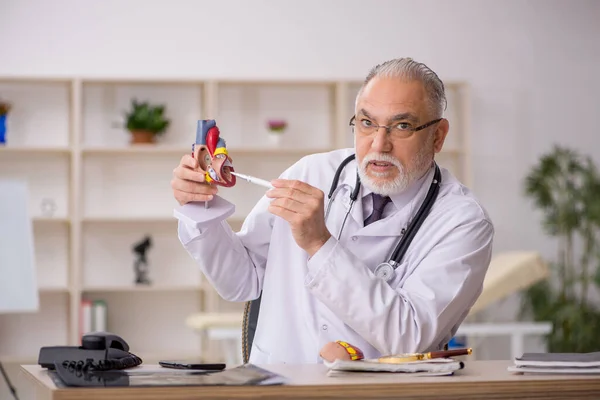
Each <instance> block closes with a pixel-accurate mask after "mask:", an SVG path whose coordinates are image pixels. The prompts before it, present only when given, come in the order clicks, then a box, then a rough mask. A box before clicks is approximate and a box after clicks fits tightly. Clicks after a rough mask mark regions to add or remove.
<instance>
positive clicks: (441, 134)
mask: <svg viewBox="0 0 600 400" xmlns="http://www.w3.org/2000/svg"><path fill="white" fill-rule="evenodd" d="M449 130H450V123H449V122H448V120H447V119H446V118H443V119H442V120H441V121H440V122H439V123H438V127H437V129H436V130H435V133H434V134H433V150H434V151H435V152H436V153H439V152H440V151H442V147H444V141H445V140H446V135H448V131H449Z"/></svg>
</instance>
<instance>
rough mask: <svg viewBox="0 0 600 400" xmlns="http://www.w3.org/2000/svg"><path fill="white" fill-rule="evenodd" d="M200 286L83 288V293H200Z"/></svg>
mask: <svg viewBox="0 0 600 400" xmlns="http://www.w3.org/2000/svg"><path fill="white" fill-rule="evenodd" d="M202 289H203V287H202V286H201V285H173V286H166V285H150V286H141V285H140V286H132V285H130V286H104V287H103V286H97V287H93V286H90V287H84V288H82V292H84V293H111V292H186V291H188V292H189V291H192V292H193V291H200V290H202Z"/></svg>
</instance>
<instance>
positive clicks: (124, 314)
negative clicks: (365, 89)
mask: <svg viewBox="0 0 600 400" xmlns="http://www.w3.org/2000/svg"><path fill="white" fill-rule="evenodd" d="M360 84H361V81H360V80H341V79H340V80H335V79H325V80H302V79H297V80H294V79H290V80H283V79H282V80H251V79H249V80H243V79H216V80H215V79H206V80H205V79H198V78H195V77H188V78H172V77H163V78H136V77H126V76H123V77H85V78H77V77H25V76H0V97H2V98H3V99H6V100H9V101H11V103H13V107H14V108H13V109H14V113H13V114H12V115H10V114H9V124H8V134H7V144H6V145H3V146H0V179H2V178H16V179H25V180H26V181H27V182H28V183H29V187H30V204H29V208H30V214H31V216H32V219H33V222H34V235H35V243H36V260H37V263H38V265H37V271H38V285H39V293H40V296H41V298H42V299H41V302H42V306H41V308H40V310H39V312H38V313H34V314H31V315H25V314H23V315H11V316H0V327H2V335H0V336H1V340H0V359H12V360H35V359H37V353H36V351H34V350H32V347H33V348H35V347H37V346H42V345H67V344H69V345H77V344H79V340H80V336H81V333H82V332H81V330H80V325H81V324H80V322H81V321H80V319H81V312H80V311H81V304H82V301H84V300H85V301H92V302H93V301H102V302H103V303H105V304H106V305H107V328H108V330H109V331H112V332H115V333H117V334H119V335H121V336H123V337H124V338H126V340H127V341H128V342H129V344H130V346H131V349H132V351H133V352H134V353H136V354H138V355H141V356H142V357H144V355H146V357H144V358H147V357H148V355H154V357H155V358H156V359H160V358H176V357H183V356H185V357H192V356H199V355H200V354H197V352H198V351H199V349H200V340H201V339H200V338H199V337H198V336H197V334H196V333H195V332H193V330H191V329H190V328H189V327H187V326H186V325H185V320H186V318H187V317H188V316H190V315H192V314H195V313H199V312H209V313H214V312H226V311H232V310H234V311H236V312H238V311H241V308H242V307H243V304H240V303H228V302H225V301H222V300H221V299H220V298H219V296H218V294H217V293H216V291H215V290H214V289H213V288H211V287H210V284H209V282H207V281H206V280H205V279H204V277H203V276H202V274H201V273H200V271H199V268H198V266H197V265H196V264H195V262H194V260H192V259H191V257H190V256H189V255H188V254H187V252H185V250H184V249H183V247H182V246H181V244H180V242H179V240H178V238H177V220H176V219H175V218H174V217H173V208H174V207H176V206H177V203H176V201H175V200H174V199H173V197H172V191H171V187H170V181H171V178H172V171H173V169H174V168H175V167H176V166H177V164H178V163H179V160H180V159H181V157H182V156H183V155H185V154H190V153H191V145H192V143H193V141H194V138H195V132H196V124H197V121H198V120H199V119H208V118H214V119H216V120H217V123H218V125H219V128H220V130H221V132H222V135H223V138H224V139H225V140H226V142H227V148H228V150H229V153H230V155H231V156H232V158H233V160H234V166H235V169H236V171H238V172H240V173H244V174H249V175H254V176H257V177H260V178H263V179H267V180H269V179H273V178H276V177H277V176H279V174H280V173H281V172H283V171H284V170H285V169H287V168H288V167H289V166H290V165H292V164H293V163H294V162H296V161H298V160H299V159H300V158H302V157H304V156H306V155H309V154H314V153H320V152H327V151H331V150H334V149H337V148H342V147H351V146H353V135H352V131H351V129H350V127H349V126H348V121H349V120H350V117H351V115H352V114H353V108H354V100H355V96H356V93H357V91H358V89H359V87H360ZM446 88H447V92H448V101H449V104H448V110H447V113H446V116H447V118H449V119H450V126H451V128H450V133H449V135H448V138H447V140H446V143H445V147H444V149H443V151H442V153H441V154H440V155H439V157H438V160H439V162H440V164H441V165H442V166H445V167H447V168H449V169H450V170H451V171H452V172H454V173H455V174H456V175H457V176H458V177H459V179H461V180H463V181H464V182H465V183H467V184H470V166H469V157H470V149H469V126H468V117H469V114H468V109H469V107H468V105H469V92H468V86H467V85H466V84H465V83H463V82H447V83H446ZM133 98H137V99H139V100H146V101H150V102H152V103H155V104H164V105H166V113H167V115H168V116H169V118H170V119H171V121H172V123H171V125H170V126H169V129H168V130H167V131H166V132H165V134H164V135H162V136H160V137H159V138H158V139H157V142H156V143H155V144H149V145H131V144H130V134H129V133H128V132H127V131H126V129H124V127H123V125H124V124H123V122H124V121H123V119H124V117H123V115H124V112H125V111H126V110H128V109H129V107H130V102H131V100H132V99H133ZM269 119H285V120H286V121H287V123H288V128H287V129H286V131H285V133H284V134H283V135H282V136H281V137H280V139H279V140H278V141H275V140H273V139H274V138H273V136H272V135H271V134H270V133H269V131H268V127H267V122H268V120H269ZM264 192H265V189H264V188H262V187H258V186H255V185H251V184H248V183H246V182H242V181H240V182H239V184H238V185H236V186H235V187H233V188H228V189H221V190H220V192H219V195H221V196H222V197H224V198H225V199H227V200H229V201H231V202H233V203H234V204H236V211H235V213H234V215H233V216H232V217H230V218H229V219H228V220H227V221H228V223H229V224H230V226H231V227H232V229H233V230H234V231H239V230H240V228H241V226H242V224H243V221H244V218H245V217H246V215H247V214H248V213H249V212H250V210H251V209H252V207H253V206H254V204H255V203H256V201H258V200H259V199H260V198H261V196H263V195H264ZM48 203H50V204H51V206H50V209H48ZM146 235H148V236H150V237H151V239H152V246H151V247H150V248H149V249H148V253H147V257H148V274H149V278H150V280H151V282H152V284H151V285H150V286H147V287H146V286H138V285H135V271H134V263H135V260H136V254H135V252H134V251H133V246H134V245H135V244H136V243H138V242H139V241H140V240H142V239H143V238H144V237H145V236H146ZM22 332H26V334H25V335H23V334H22ZM46 332H51V334H49V335H47V334H46ZM156 343H159V344H160V345H159V346H156V345H155V344H156ZM205 344H206V343H205ZM210 356H211V357H213V358H214V360H215V361H217V360H219V357H221V355H219V354H211V355H210Z"/></svg>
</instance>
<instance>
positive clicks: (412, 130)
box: [348, 115, 444, 133]
mask: <svg viewBox="0 0 600 400" xmlns="http://www.w3.org/2000/svg"><path fill="white" fill-rule="evenodd" d="M443 119H444V118H438V119H434V120H433V121H429V122H426V123H424V124H423V125H420V126H417V127H416V128H410V129H406V130H407V131H409V132H417V131H420V130H423V129H425V128H429V127H430V126H431V125H434V124H437V123H438V122H440V121H441V120H443ZM355 121H356V115H353V116H352V118H350V122H349V123H348V125H349V126H356V123H355ZM374 127H375V128H376V130H379V128H385V130H386V133H390V130H391V129H392V127H391V126H386V125H374Z"/></svg>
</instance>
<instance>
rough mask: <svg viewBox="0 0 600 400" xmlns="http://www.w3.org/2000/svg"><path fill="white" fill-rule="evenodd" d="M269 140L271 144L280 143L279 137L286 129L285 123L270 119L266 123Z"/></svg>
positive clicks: (280, 120)
mask: <svg viewBox="0 0 600 400" xmlns="http://www.w3.org/2000/svg"><path fill="white" fill-rule="evenodd" d="M267 128H268V129H269V138H270V140H271V142H272V143H273V144H276V145H277V144H279V143H281V136H282V135H283V133H284V132H285V130H286V128H287V122H286V121H285V120H282V119H270V120H268V121H267Z"/></svg>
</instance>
